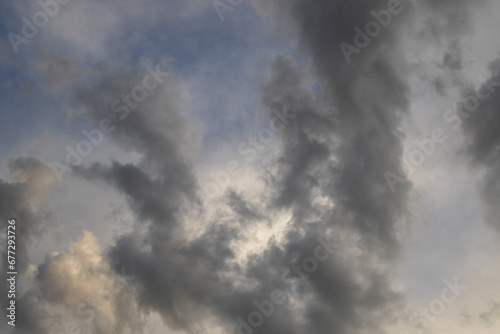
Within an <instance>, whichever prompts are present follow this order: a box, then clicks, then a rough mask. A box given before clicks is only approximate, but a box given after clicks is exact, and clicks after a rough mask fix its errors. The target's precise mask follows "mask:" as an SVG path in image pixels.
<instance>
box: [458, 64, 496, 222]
mask: <svg viewBox="0 0 500 334" xmlns="http://www.w3.org/2000/svg"><path fill="white" fill-rule="evenodd" d="M491 70H492V75H491V77H490V78H489V79H488V80H487V81H486V82H485V83H484V85H483V86H482V87H481V88H480V91H479V92H474V91H471V93H472V94H470V95H468V96H477V94H483V95H484V94H490V93H488V90H489V91H490V92H491V91H492V92H493V93H491V96H489V97H488V98H487V99H484V100H483V101H480V103H479V104H478V107H477V108H476V109H475V110H473V111H472V112H468V111H467V110H465V109H463V108H462V110H461V112H462V113H463V114H462V115H461V118H462V121H463V125H462V131H463V133H464V135H465V138H466V141H465V145H466V147H465V148H464V152H465V153H466V155H467V156H468V157H470V159H471V161H472V163H473V165H474V166H477V167H480V168H483V169H485V173H486V174H485V176H484V180H483V184H482V186H481V188H482V190H481V193H482V197H483V201H484V204H485V220H486V222H487V223H488V224H490V225H491V226H492V227H494V228H496V229H497V230H499V231H500V220H499V219H498V217H500V215H499V213H500V211H499V209H498V196H499V195H500V184H499V181H498V180H499V177H500V155H499V152H498V145H500V130H499V129H498V126H497V124H498V122H499V121H500V113H499V112H498V108H499V106H500V89H499V87H498V86H499V85H500V84H499V83H500V75H499V74H498V67H497V66H496V63H493V64H492V68H491ZM478 101H479V100H478Z"/></svg>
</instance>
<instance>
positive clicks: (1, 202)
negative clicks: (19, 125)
mask: <svg viewBox="0 0 500 334" xmlns="http://www.w3.org/2000/svg"><path fill="white" fill-rule="evenodd" d="M9 170H10V175H11V177H12V182H7V181H4V180H0V220H1V221H2V231H1V233H2V234H1V235H2V236H1V238H2V239H1V240H2V251H1V256H2V260H1V261H2V268H4V271H3V273H2V275H1V276H2V281H4V282H5V280H6V279H7V277H6V273H7V270H6V268H8V265H7V247H6V244H7V242H6V239H7V221H8V220H9V219H14V220H15V221H16V225H15V227H16V229H15V236H16V247H15V258H16V268H15V269H16V271H17V273H18V275H23V274H24V273H25V272H26V270H27V268H28V265H29V257H28V249H29V247H30V246H31V245H32V243H33V242H34V241H35V240H36V239H37V238H39V237H40V236H41V235H43V233H44V232H45V229H46V227H47V224H48V223H49V222H50V221H51V219H52V215H51V212H50V211H49V210H48V209H46V208H44V207H43V205H42V204H44V200H45V198H46V196H47V193H48V191H49V189H50V187H51V185H52V182H53V180H54V177H55V176H54V173H53V172H52V169H51V168H50V166H48V165H47V164H46V163H44V162H42V161H40V160H38V159H36V158H32V157H25V156H20V157H17V158H15V159H13V160H11V162H10V164H9ZM18 277H20V276H18ZM0 286H1V288H0V290H1V291H0V292H1V297H0V301H1V305H2V308H3V312H2V314H5V312H6V311H5V310H6V308H7V303H8V302H9V301H8V300H7V291H8V287H7V284H1V285H0ZM33 298H36V297H35V296H30V295H26V296H24V297H22V298H19V305H18V307H19V308H21V307H25V308H24V309H23V310H21V311H20V312H19V313H18V315H17V319H16V320H17V323H22V324H21V325H20V326H19V328H18V329H19V330H20V331H22V332H23V333H30V331H31V330H34V329H38V328H40V326H41V325H40V323H39V322H40V318H37V315H39V313H38V311H37V307H36V306H35V305H33V303H32V300H33ZM29 310H32V311H33V312H30V311H29ZM40 333H43V331H40Z"/></svg>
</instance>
